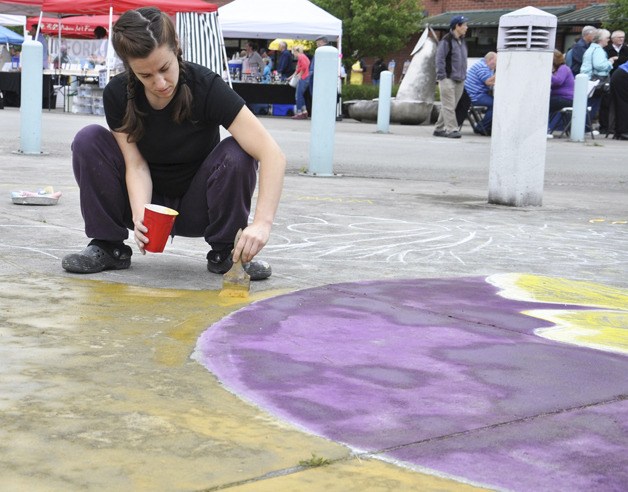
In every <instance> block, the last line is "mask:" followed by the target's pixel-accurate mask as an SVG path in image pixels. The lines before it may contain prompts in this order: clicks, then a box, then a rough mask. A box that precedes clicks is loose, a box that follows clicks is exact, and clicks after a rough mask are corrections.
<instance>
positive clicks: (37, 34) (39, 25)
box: [33, 10, 44, 41]
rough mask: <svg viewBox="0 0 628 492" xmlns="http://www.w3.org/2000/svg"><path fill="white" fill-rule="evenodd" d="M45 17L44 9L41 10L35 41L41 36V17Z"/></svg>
mask: <svg viewBox="0 0 628 492" xmlns="http://www.w3.org/2000/svg"><path fill="white" fill-rule="evenodd" d="M43 17H44V11H43V10H40V11H39V22H38V23H37V31H35V37H34V38H33V41H37V38H38V37H39V30H40V29H41V19H42V18H43Z"/></svg>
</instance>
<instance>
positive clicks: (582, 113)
mask: <svg viewBox="0 0 628 492" xmlns="http://www.w3.org/2000/svg"><path fill="white" fill-rule="evenodd" d="M588 93H589V77H587V76H586V75H585V74H583V73H579V74H578V75H576V83H575V85H574V90H573V104H572V106H573V107H572V111H571V138H570V139H571V141H572V142H584V126H585V122H586V116H587V104H588V101H589V94H588Z"/></svg>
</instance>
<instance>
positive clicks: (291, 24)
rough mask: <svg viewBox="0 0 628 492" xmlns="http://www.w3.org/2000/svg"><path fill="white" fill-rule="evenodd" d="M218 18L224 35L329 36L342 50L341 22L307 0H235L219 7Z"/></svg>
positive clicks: (251, 36) (238, 36)
mask: <svg viewBox="0 0 628 492" xmlns="http://www.w3.org/2000/svg"><path fill="white" fill-rule="evenodd" d="M218 19H219V21H220V27H221V28H222V34H223V36H224V37H225V38H245V39H274V38H294V39H316V38H317V37H319V36H326V37H327V38H329V40H330V41H337V42H338V47H339V49H340V40H341V37H342V21H341V20H340V19H337V18H336V17H334V16H333V15H331V14H330V13H328V12H326V11H325V10H323V9H321V8H320V7H318V6H316V5H314V4H313V3H312V2H308V1H307V0H264V1H263V2H262V1H260V0H234V1H233V2H231V3H228V4H227V5H225V6H224V7H219V8H218Z"/></svg>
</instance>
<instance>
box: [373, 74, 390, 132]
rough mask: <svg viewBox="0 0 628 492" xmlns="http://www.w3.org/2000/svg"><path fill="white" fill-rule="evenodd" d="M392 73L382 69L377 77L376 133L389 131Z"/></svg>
mask: <svg viewBox="0 0 628 492" xmlns="http://www.w3.org/2000/svg"><path fill="white" fill-rule="evenodd" d="M392 78H393V74H392V73H391V72H389V71H388V70H384V71H383V72H382V73H381V75H380V78H379V101H378V103H377V133H389V129H390V104H391V95H392Z"/></svg>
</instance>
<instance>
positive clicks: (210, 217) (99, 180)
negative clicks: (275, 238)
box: [72, 125, 257, 249]
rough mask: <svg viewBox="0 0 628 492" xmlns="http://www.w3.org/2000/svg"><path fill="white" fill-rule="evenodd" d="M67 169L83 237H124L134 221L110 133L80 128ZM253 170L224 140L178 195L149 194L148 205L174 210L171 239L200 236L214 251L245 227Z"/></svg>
mask: <svg viewBox="0 0 628 492" xmlns="http://www.w3.org/2000/svg"><path fill="white" fill-rule="evenodd" d="M72 166H73V168H74V176H75V178H76V182H77V183H78V185H79V188H80V198H81V213H82V214H83V220H84V221H85V234H86V235H87V237H89V238H92V239H102V240H105V241H124V240H125V239H127V238H128V236H129V232H128V231H129V229H131V230H132V229H133V219H132V213H131V206H130V203H129V195H128V193H127V188H126V183H125V164H124V158H123V157H122V152H121V151H120V147H118V143H117V142H116V140H115V139H114V137H113V135H112V134H111V132H110V131H109V130H107V129H106V128H104V127H102V126H99V125H90V126H87V127H85V128H83V129H82V130H80V131H79V132H78V133H77V134H76V136H75V137H74V142H73V143H72ZM256 171H257V162H256V161H255V160H254V159H253V157H251V156H250V155H248V154H247V153H246V152H244V150H242V148H241V147H240V145H239V144H238V143H237V142H236V141H235V140H234V139H233V138H232V137H229V138H227V139H225V140H223V141H221V142H220V143H219V144H218V145H217V146H216V148H215V149H214V150H213V151H212V152H211V153H210V154H209V155H208V156H207V158H206V159H205V160H204V161H203V163H202V164H201V167H200V168H199V170H198V171H197V173H196V175H195V176H194V178H193V179H192V182H191V184H190V187H189V188H188V190H187V191H186V192H185V194H184V195H183V196H181V197H178V198H170V197H166V196H163V195H159V194H156V193H153V197H152V203H155V204H158V205H164V206H166V207H170V208H173V209H175V210H177V211H178V212H179V216H178V217H177V220H176V221H175V224H174V228H173V230H172V235H173V236H175V235H178V236H185V237H204V238H205V241H207V243H208V244H210V245H211V246H212V248H213V249H223V248H225V247H227V246H228V245H229V244H233V240H234V238H235V236H236V233H237V231H238V229H240V228H242V229H244V228H245V227H246V226H247V224H248V217H249V212H250V210H251V198H252V196H253V192H254V191H255V183H256V180H257V175H256Z"/></svg>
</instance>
